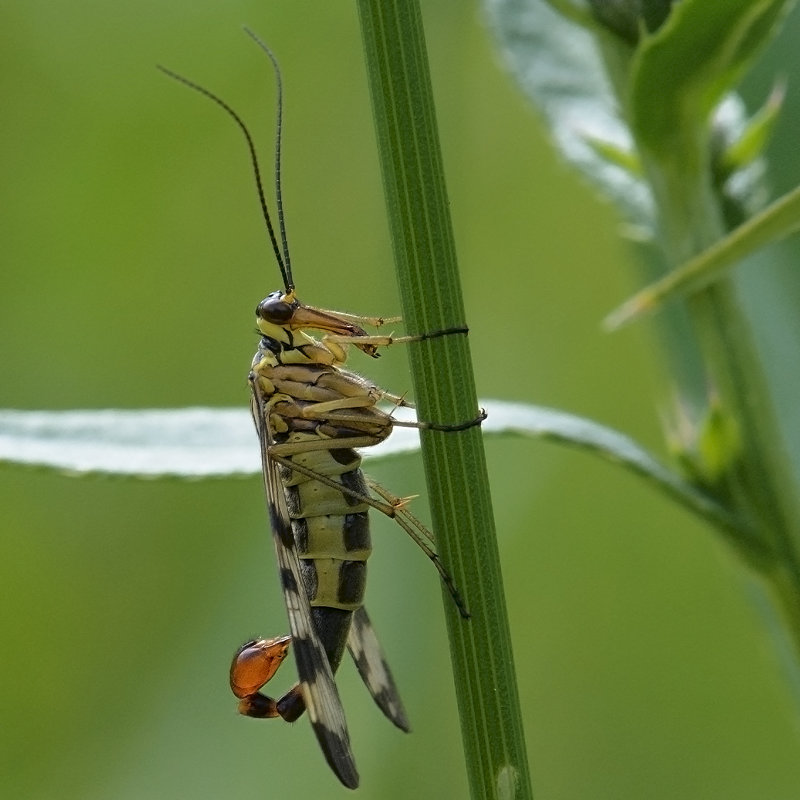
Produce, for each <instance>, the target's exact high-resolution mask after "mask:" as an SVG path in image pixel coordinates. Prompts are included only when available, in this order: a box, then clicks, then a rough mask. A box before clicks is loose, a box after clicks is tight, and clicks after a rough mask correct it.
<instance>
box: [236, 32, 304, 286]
mask: <svg viewBox="0 0 800 800" xmlns="http://www.w3.org/2000/svg"><path fill="white" fill-rule="evenodd" d="M244 32H245V33H246V34H247V35H248V36H249V37H250V38H251V39H252V40H253V41H254V42H255V43H256V44H257V45H258V46H259V47H260V48H261V49H262V50H263V51H264V52H265V53H266V54H267V55H268V56H269V60H270V61H271V62H272V66H273V68H274V70H275V84H276V86H277V90H278V91H277V96H278V99H277V115H276V116H277V121H276V125H275V203H276V205H277V208H278V226H279V227H280V230H281V244H282V245H283V261H284V263H285V264H286V272H287V274H288V275H289V283H290V284H291V287H292V288H294V284H293V283H292V259H291V258H290V257H289V241H288V239H287V238H286V221H285V219H284V216H283V192H282V191H281V136H282V133H283V78H282V77H281V68H280V65H279V64H278V59H277V58H275V54H274V53H273V52H272V50H271V49H270V48H269V46H268V45H267V43H266V42H265V41H264V40H263V39H261V38H260V37H259V36H258V35H257V34H256V33H254V32H253V31H251V30H250V28H248V27H247V26H246V25H245V26H244ZM287 291H288V290H287Z"/></svg>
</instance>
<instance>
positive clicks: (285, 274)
mask: <svg viewBox="0 0 800 800" xmlns="http://www.w3.org/2000/svg"><path fill="white" fill-rule="evenodd" d="M270 57H271V58H272V60H273V63H275V58H274V56H272V54H270ZM156 66H157V67H158V69H160V70H161V72H163V73H164V74H165V75H168V76H169V77H170V78H173V79H174V80H176V81H178V82H179V83H183V84H185V85H186V86H188V87H189V88H191V89H194V90H195V91H197V92H200V94H202V95H205V96H206V97H208V98H209V99H210V100H213V101H214V102H215V103H216V104H217V105H218V106H220V107H221V108H222V109H224V110H225V111H226V112H227V113H228V114H229V115H230V116H231V117H232V118H233V120H234V122H236V124H237V125H238V126H239V129H240V130H241V131H242V133H243V134H244V138H245V140H246V141H247V148H248V150H249V151H250V161H251V163H252V166H253V177H254V178H255V181H256V190H257V191H258V200H259V203H260V204H261V215H262V216H263V218H264V222H265V223H266V226H267V233H268V234H269V240H270V243H271V244H272V251H273V252H274V253H275V259H276V260H277V262H278V267H279V268H280V271H281V277H282V278H283V285H284V288H285V289H286V293H287V294H288V293H290V292H291V291H292V290H293V289H294V283H293V281H292V273H291V269H290V266H289V260H288V252H289V248H288V246H287V243H286V232H285V226H284V222H283V210H282V205H281V200H280V182H279V177H276V180H277V181H278V184H277V204H278V216H279V219H280V229H281V242H282V245H283V253H284V255H285V256H286V259H285V260H284V257H283V256H282V255H281V248H280V247H279V246H278V240H277V238H276V236H275V230H274V228H273V227H272V219H271V218H270V215H269V208H268V207H267V199H266V195H265V193H264V184H263V182H262V180H261V168H260V167H259V164H258V155H257V153H256V148H255V144H254V143H253V137H252V136H251V135H250V131H249V130H248V129H247V125H245V123H244V121H243V120H242V118H241V117H240V116H239V115H238V114H237V113H236V112H235V111H234V110H233V109H232V108H231V107H230V106H229V105H228V104H227V103H226V102H225V101H224V100H223V99H222V98H220V97H217V95H215V94H214V93H213V92H211V91H209V90H208V89H206V88H205V87H204V86H200V84H198V83H195V82H194V81H190V80H189V79H188V78H184V77H183V75H179V74H178V73H177V72H173V71H172V70H171V69H167V68H166V67H162V66H161V65H160V64H159V65H156ZM276 66H277V65H276ZM278 97H279V108H278V119H279V120H280V115H281V111H280V93H279V95H278ZM278 140H279V141H280V125H279V127H278ZM278 176H279V172H278Z"/></svg>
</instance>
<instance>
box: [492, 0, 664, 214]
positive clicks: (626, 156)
mask: <svg viewBox="0 0 800 800" xmlns="http://www.w3.org/2000/svg"><path fill="white" fill-rule="evenodd" d="M484 7H485V9H486V12H487V14H488V16H489V19H490V20H491V23H492V26H493V28H494V31H495V34H496V36H497V39H498V40H499V43H500V47H501V50H502V53H503V56H504V59H505V62H506V64H507V66H508V69H509V71H510V72H511V74H512V75H513V76H514V78H515V80H516V81H517V83H518V84H519V86H520V88H521V89H522V91H523V92H524V93H525V95H526V96H527V98H528V99H529V100H530V101H531V102H532V104H533V105H534V106H535V107H536V109H537V110H538V111H539V112H540V113H541V114H542V115H543V116H544V117H545V120H546V122H547V125H548V128H549V131H550V134H551V136H552V137H553V139H554V141H555V143H556V145H557V146H558V148H559V149H560V150H561V153H562V154H563V156H564V157H565V158H566V159H567V160H568V161H570V162H571V163H572V164H573V165H574V166H576V167H577V168H578V169H579V170H580V171H581V172H582V173H583V174H584V175H585V176H586V177H587V178H589V179H590V180H591V181H592V182H593V183H594V184H595V185H596V186H598V187H599V188H600V189H601V190H602V192H603V194H604V195H606V196H607V197H609V198H611V199H612V200H613V201H614V202H615V203H616V204H617V205H619V207H620V208H621V209H622V210H623V213H624V214H625V215H626V216H627V217H628V218H629V219H630V220H631V221H632V222H635V223H637V224H639V225H642V226H644V227H645V228H647V229H651V228H652V216H653V211H652V200H651V197H650V191H649V189H648V188H647V186H646V185H645V184H644V183H643V182H642V180H641V179H640V178H639V176H638V175H637V174H636V173H635V172H632V171H631V170H630V169H628V168H627V166H626V165H628V164H635V163H637V157H636V155H635V151H634V146H633V141H632V139H631V136H630V133H629V131H628V126H627V123H626V122H625V121H624V120H623V119H622V117H621V116H620V113H619V112H620V106H619V103H618V102H617V100H616V97H615V95H614V92H613V91H612V88H611V86H610V84H609V82H608V80H607V78H606V70H605V67H604V64H603V60H602V58H601V55H600V53H599V51H598V49H597V42H598V40H597V39H596V38H595V36H593V35H592V33H591V32H590V31H589V30H585V29H582V28H579V27H577V26H576V25H575V24H573V23H572V22H570V21H569V20H567V19H565V18H563V17H561V16H559V15H558V14H557V13H556V12H555V11H553V10H552V9H551V8H549V7H548V6H547V5H546V4H545V3H542V2H538V1H537V0H484ZM609 153H613V154H614V157H613V158H609V157H608V154H609Z"/></svg>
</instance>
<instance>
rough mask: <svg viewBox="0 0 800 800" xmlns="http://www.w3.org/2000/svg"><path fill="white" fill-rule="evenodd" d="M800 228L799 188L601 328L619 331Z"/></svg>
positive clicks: (644, 291)
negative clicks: (670, 299)
mask: <svg viewBox="0 0 800 800" xmlns="http://www.w3.org/2000/svg"><path fill="white" fill-rule="evenodd" d="M798 228H800V187H798V188H797V189H793V190H792V191H791V192H789V193H788V194H785V195H784V196H783V197H781V198H779V199H778V200H776V201H775V202H774V203H772V204H771V205H770V206H768V207H767V208H765V209H764V210H763V211H762V212H761V213H760V214H757V215H756V216H754V217H751V218H750V219H749V220H748V221H747V222H745V223H744V224H743V225H740V226H739V227H738V228H737V229H736V230H735V231H733V232H732V233H730V234H728V235H727V236H726V237H725V238H724V239H720V240H719V241H718V242H716V243H715V244H714V245H712V246H711V247H709V248H708V250H705V251H704V252H702V253H700V255H698V256H696V257H695V258H692V259H690V260H689V261H687V262H686V264H684V265H683V266H681V267H678V268H677V269H675V270H673V271H672V272H670V273H668V274H667V275H665V276H664V277H663V278H662V279H661V280H658V281H656V282H655V283H652V284H650V285H649V286H646V287H645V288H644V289H641V290H640V291H638V292H637V293H636V294H635V295H633V297H631V298H630V299H628V300H626V301H625V302H624V303H623V304H622V305H621V306H619V308H617V309H615V310H614V311H612V312H611V313H610V314H609V315H608V316H607V317H606V318H605V320H604V322H603V325H604V326H605V327H606V328H607V329H609V330H615V329H617V328H621V327H622V326H623V325H627V324H628V323H629V322H632V321H633V320H635V319H637V318H638V317H640V316H642V315H643V314H645V313H647V312H650V311H653V310H655V309H657V308H658V307H659V306H660V305H661V304H662V303H664V301H665V300H667V299H669V298H672V297H681V296H686V295H689V294H691V293H693V292H697V291H699V290H700V289H703V288H704V287H706V286H708V285H709V284H711V283H712V282H713V281H715V280H718V279H719V278H720V277H721V276H722V275H723V274H724V273H725V271H726V270H728V269H730V268H731V267H733V266H734V265H736V264H737V263H739V262H740V261H741V260H742V259H744V258H746V257H747V256H749V255H751V254H752V253H754V252H755V251H756V250H758V249H760V248H761V247H764V246H765V245H768V244H771V243H773V242H777V241H780V240H781V239H783V238H784V237H786V236H789V235H790V234H793V233H795V232H796V231H797V230H798Z"/></svg>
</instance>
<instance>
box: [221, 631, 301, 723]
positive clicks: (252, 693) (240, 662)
mask: <svg viewBox="0 0 800 800" xmlns="http://www.w3.org/2000/svg"><path fill="white" fill-rule="evenodd" d="M291 641H292V637H291V636H276V637H275V638H273V639H250V641H247V642H245V643H244V644H243V645H242V646H241V647H240V648H239V649H238V650H237V651H236V654H235V655H234V657H233V661H232V662H231V691H232V692H233V693H234V695H235V696H236V697H238V698H239V713H240V714H244V716H246V717H257V718H259V719H265V718H270V717H277V716H280V714H279V713H278V709H277V704H276V702H275V700H273V699H272V698H271V697H267V696H266V695H264V694H261V692H260V691H259V689H261V687H262V686H264V684H265V683H267V681H269V680H270V679H271V678H272V677H273V676H274V675H275V673H276V672H277V671H278V668H279V667H280V665H281V662H282V661H283V659H284V658H286V654H287V652H288V651H289V644H290V643H291Z"/></svg>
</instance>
